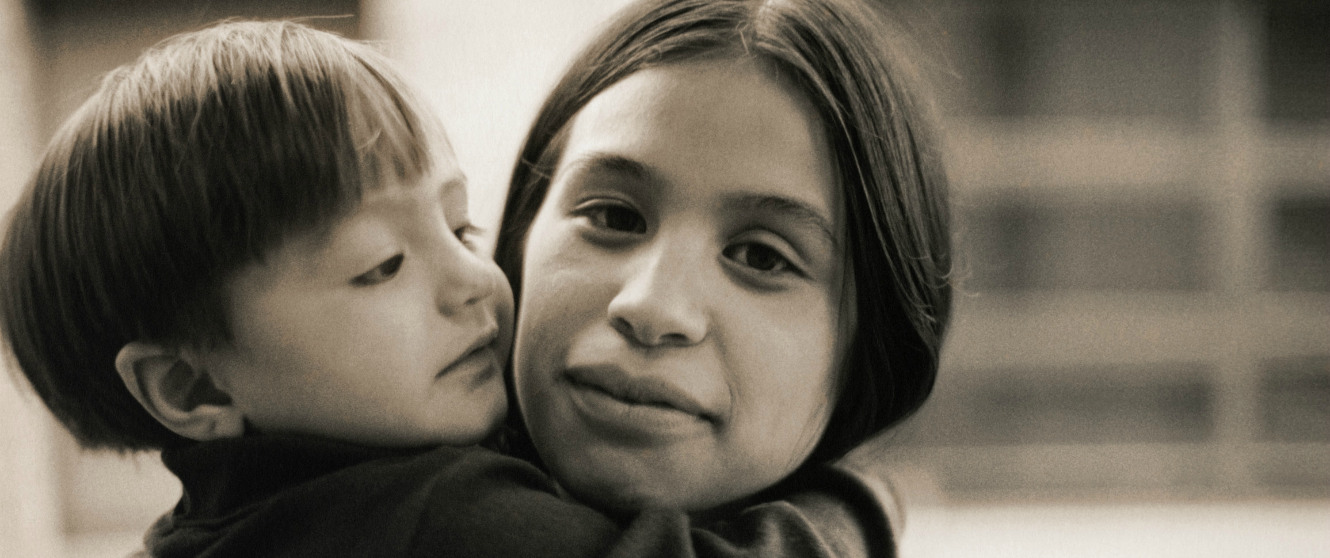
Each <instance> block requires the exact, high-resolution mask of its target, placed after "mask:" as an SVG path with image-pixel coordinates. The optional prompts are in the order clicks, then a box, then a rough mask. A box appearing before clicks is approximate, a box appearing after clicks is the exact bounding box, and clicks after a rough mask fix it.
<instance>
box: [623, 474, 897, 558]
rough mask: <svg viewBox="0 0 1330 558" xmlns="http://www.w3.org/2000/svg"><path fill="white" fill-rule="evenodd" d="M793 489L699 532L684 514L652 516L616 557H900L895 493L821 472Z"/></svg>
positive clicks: (629, 534) (646, 515)
mask: <svg viewBox="0 0 1330 558" xmlns="http://www.w3.org/2000/svg"><path fill="white" fill-rule="evenodd" d="M787 488H788V491H785V492H784V494H785V495H784V496H783V497H782V499H780V500H775V501H770V502H764V503H761V504H757V505H755V506H752V507H749V508H747V509H745V510H744V511H743V512H741V513H740V514H739V516H738V517H735V518H732V519H729V520H726V521H722V522H718V523H716V524H713V525H708V526H705V527H694V526H691V525H690V523H689V518H688V516H687V514H684V513H682V512H678V511H672V510H647V511H644V512H643V513H642V514H641V515H640V516H638V517H637V518H636V519H635V520H634V521H633V522H632V524H630V525H629V526H628V528H627V530H626V531H625V533H624V535H623V536H622V537H620V539H619V540H618V541H616V544H615V546H614V547H613V549H612V552H611V553H610V556H613V557H614V558H627V557H630V556H658V557H685V556H688V557H691V556H696V557H700V558H727V557H739V556H753V557H756V556H762V557H773V558H780V557H800V558H803V557H819V558H821V557H827V558H831V557H836V558H859V557H866V558H880V557H891V556H895V554H896V552H895V551H896V547H895V542H894V540H893V538H892V533H891V527H890V523H889V521H888V515H887V506H888V505H890V504H891V501H890V500H888V499H884V498H890V494H888V493H886V492H885V491H883V490H881V487H878V486H876V485H875V483H873V482H872V481H871V479H865V478H863V477H860V476H858V475H856V474H854V473H851V472H850V471H848V470H845V469H841V468H838V467H834V466H820V467H815V468H813V469H812V470H810V471H805V472H804V473H803V474H801V475H800V476H799V477H797V478H795V479H791V481H789V486H787Z"/></svg>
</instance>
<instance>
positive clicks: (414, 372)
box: [202, 148, 512, 446]
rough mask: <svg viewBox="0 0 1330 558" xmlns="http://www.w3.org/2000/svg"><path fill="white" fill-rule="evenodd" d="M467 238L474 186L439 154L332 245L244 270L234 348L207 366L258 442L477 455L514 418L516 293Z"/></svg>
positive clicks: (271, 255)
mask: <svg viewBox="0 0 1330 558" xmlns="http://www.w3.org/2000/svg"><path fill="white" fill-rule="evenodd" d="M445 149H446V148H445ZM471 233H472V227H471V222H470V219H469V218H468V216H467V197H466V182H465V177H464V176H463V175H462V174H461V172H460V171H459V170H458V168H457V165H456V162H455V159H454V158H453V155H452V153H451V151H447V152H445V153H436V155H435V165H434V168H433V170H432V171H430V172H428V173H426V175H425V176H422V177H421V178H420V179H419V180H418V181H416V182H414V183H402V182H401V181H399V180H397V179H396V178H395V177H390V178H387V179H385V180H383V181H382V182H381V183H380V185H379V187H378V188H376V189H373V190H370V191H368V192H366V193H365V196H364V199H363V201H362V202H361V203H360V205H359V207H358V208H357V209H356V210H355V212H354V213H351V214H350V215H349V216H347V217H345V218H344V219H342V220H340V221H338V222H337V223H336V226H335V227H334V228H333V229H332V230H331V233H330V234H326V235H325V234H313V233H312V234H306V235H301V236H295V237H292V238H290V239H289V240H286V241H284V242H283V243H281V244H280V245H279V246H277V247H276V248H275V249H273V250H270V251H269V252H268V253H266V254H265V255H264V257H263V259H262V261H260V262H257V263H254V264H251V265H249V266H247V267H244V268H242V269H241V270H240V271H239V273H238V274H237V275H236V276H235V278H234V279H233V280H231V281H230V282H229V283H228V287H229V288H228V290H227V293H228V295H229V297H230V298H229V302H230V310H231V316H230V318H231V325H232V332H233V340H232V342H231V343H228V344H223V345H222V346H221V347H218V348H216V349H214V350H211V351H209V352H208V353H206V354H205V355H204V356H203V360H202V363H203V365H204V366H205V367H206V368H207V369H208V371H209V372H210V373H211V374H212V376H213V378H214V381H215V382H217V384H218V387H219V388H220V389H222V390H223V391H225V392H226V393H228V394H229V395H230V396H231V398H232V402H233V404H234V405H235V406H236V407H237V408H238V409H239V410H240V412H241V413H243V415H244V416H245V418H246V419H247V420H248V421H249V422H250V424H252V425H253V426H254V427H256V428H257V429H258V430H260V431H263V432H285V433H297V434H306V435H314V436H320V437H325V438H334V439H340V440H347V441H353V442H358V443H363V444H370V445H385V446H408V445H422V444H436V443H442V444H449V445H466V444H472V443H475V442H477V441H479V440H481V439H482V438H483V437H484V436H485V435H487V434H488V433H489V432H491V431H492V430H493V429H494V428H495V427H496V426H497V425H498V424H499V423H500V421H502V420H503V417H504V414H505V413H506V411H507V399H506V397H505V394H504V386H503V373H502V372H503V365H504V363H505V362H506V361H507V358H508V351H509V349H510V347H511V342H512V337H511V331H512V291H511V290H510V289H509V287H508V282H507V281H506V280H505V279H504V277H503V274H502V273H501V272H500V271H499V269H498V267H497V266H496V265H495V264H494V262H493V261H491V260H490V259H489V258H486V257H484V256H481V255H478V254H477V253H476V250H475V248H474V246H473V245H472V244H471V241H470V239H469V238H467V237H468V235H470V234H471Z"/></svg>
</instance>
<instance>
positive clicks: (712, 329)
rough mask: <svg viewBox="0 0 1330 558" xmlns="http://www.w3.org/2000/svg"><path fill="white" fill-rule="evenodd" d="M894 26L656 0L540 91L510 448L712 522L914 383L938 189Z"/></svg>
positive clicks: (943, 261) (583, 490) (576, 487)
mask: <svg viewBox="0 0 1330 558" xmlns="http://www.w3.org/2000/svg"><path fill="white" fill-rule="evenodd" d="M898 36H899V35H898V34H897V33H896V32H895V31H894V30H893V29H891V27H890V26H889V25H888V24H887V23H886V21H885V20H884V19H883V18H882V17H880V15H879V14H878V13H876V12H875V11H874V10H872V9H871V8H870V7H868V6H866V5H864V4H862V3H860V2H856V1H854V0H787V1H776V0H719V1H717V0H647V1H645V2H642V3H640V4H637V5H635V6H634V7H632V8H630V9H628V10H627V11H626V12H625V13H623V14H622V15H621V16H620V17H619V18H618V19H617V20H616V21H615V22H614V23H613V24H611V25H610V27H609V28H608V29H606V30H605V31H604V32H603V33H602V34H601V35H600V37H599V38H598V39H596V40H595V41H594V42H593V43H592V45H591V46H590V47H589V48H588V49H587V50H586V51H584V52H583V53H582V54H581V55H580V56H579V57H578V58H577V59H576V60H575V61H574V63H573V65H572V66H571V68H570V69H569V70H568V72H567V74H566V75H565V76H564V78H563V79H562V80H561V81H560V82H559V84H558V85H557V86H556V87H555V89H554V91H553V92H552V93H551V94H550V96H549V98H548V100H547V101H546V102H545V104H544V106H543V107H542V109H541V110H540V112H539V114H538V116H537V118H536V121H535V124H534V125H533V127H532V129H531V131H530V133H529V135H528V136H527V139H526V142H525V144H524V146H523V148H522V152H521V156H520V158H519V160H518V163H517V166H516V170H515V172H514V176H513V179H512V183H511V190H510V191H509V193H508V197H507V202H506V206H505V210H504V216H503V221H502V225H501V229H500V235H499V239H498V245H497V251H496V260H497V261H498V262H499V265H500V266H501V267H502V268H503V270H504V271H505V273H507V275H508V277H509V281H510V282H511V284H512V287H513V291H514V293H515V295H516V297H517V300H518V316H519V317H518V327H517V334H516V346H515V349H514V362H513V372H512V373H513V377H512V380H513V381H512V382H511V383H510V385H511V386H512V388H511V389H512V397H514V398H515V401H516V403H517V404H518V406H519V407H520V409H521V414H522V416H523V418H524V419H525V421H524V423H518V424H515V425H514V426H515V428H516V429H517V430H518V432H519V435H518V436H516V442H515V445H517V446H519V447H520V446H522V445H524V444H528V443H529V444H531V446H529V447H528V448H527V451H528V452H529V451H530V450H531V449H534V450H535V452H536V453H538V455H539V458H538V462H541V463H543V464H544V466H545V467H546V468H548V470H549V471H550V472H551V473H552V474H553V475H554V477H555V479H556V480H557V481H559V482H560V483H561V485H562V486H563V487H564V488H565V489H567V490H568V491H569V493H571V494H572V495H573V496H574V497H576V498H578V499H581V500H583V501H586V502H589V503H592V504H593V505H595V506H597V507H600V508H602V509H608V510H618V511H624V512H627V511H631V510H636V509H642V508H645V507H652V506H677V507H681V508H683V509H687V510H689V511H691V512H693V513H694V516H695V517H696V518H708V517H714V516H717V515H727V514H729V513H732V512H733V511H735V510H736V509H743V508H745V507H747V506H749V505H751V504H754V503H757V502H763V501H768V500H770V499H772V498H776V497H779V495H780V494H782V493H784V491H786V490H790V489H793V488H794V487H799V486H807V485H809V484H815V483H816V482H818V481H817V479H819V478H823V477H824V476H826V475H828V474H832V473H830V472H829V471H831V470H832V468H829V467H826V466H825V464H827V463H830V462H832V461H833V460H835V459H837V458H838V457H840V456H842V455H844V454H845V453H846V452H847V451H848V450H850V449H851V448H853V447H855V446H856V445H858V444H860V443H862V442H864V441H865V440H866V439H868V438H869V437H870V436H872V435H874V434H875V433H878V432H880V431H882V430H883V429H885V428H887V427H889V426H891V425H893V424H896V423H897V422H899V421H901V420H902V419H904V418H905V417H907V416H909V415H910V414H911V413H913V412H914V411H915V410H916V409H918V408H919V407H920V405H922V403H923V402H924V400H925V399H926V398H927V397H928V395H929V393H930V391H931V389H932V385H933V381H934V378H935V376H936V373H937V367H938V354H939V351H940V348H941V343H942V338H943V334H944V332H945V330H946V325H947V321H948V317H949V311H950V306H951V283H950V280H949V273H950V269H951V249H950V240H949V237H948V234H949V233H948V227H949V218H948V210H947V201H946V189H947V188H946V179H945V176H944V174H943V171H942V168H941V165H940V157H939V154H938V152H937V149H936V140H935V138H934V130H933V127H932V125H931V123H930V121H929V119H928V118H927V117H926V115H927V113H928V110H927V106H926V103H925V101H924V99H923V98H922V97H920V95H919V92H918V91H917V90H916V89H915V85H914V82H915V78H914V76H913V73H912V72H911V70H910V68H909V66H908V64H907V63H906V62H905V60H904V58H903V57H902V54H901V51H900V50H899V49H898V48H896V47H895V45H894V44H893V41H894V39H895V38H896V37H898ZM528 440H529V441H528ZM530 458H532V459H537V458H536V457H534V455H532V456H530Z"/></svg>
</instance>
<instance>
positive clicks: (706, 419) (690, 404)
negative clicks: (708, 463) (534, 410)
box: [563, 366, 718, 445]
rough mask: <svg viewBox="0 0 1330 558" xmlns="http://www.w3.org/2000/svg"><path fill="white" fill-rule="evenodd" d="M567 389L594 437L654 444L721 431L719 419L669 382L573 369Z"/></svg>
mask: <svg viewBox="0 0 1330 558" xmlns="http://www.w3.org/2000/svg"><path fill="white" fill-rule="evenodd" d="M563 378H564V385H565V386H566V387H567V388H568V396H569V400H570V401H571V403H572V405H573V407H574V409H576V412H577V414H578V415H580V416H581V417H582V419H583V420H584V421H585V422H586V424H587V426H588V427H589V428H590V429H591V430H594V431H597V432H600V433H601V435H602V436H606V437H607V438H612V439H618V440H621V441H623V442H625V443H629V444H633V445H637V444H647V445H649V444H653V443H659V442H661V441H664V440H669V439H676V438H678V437H681V436H683V437H686V436H690V435H694V434H696V433H698V432H699V431H701V430H711V429H712V428H714V427H716V426H717V424H718V423H717V418H716V415H714V414H711V413H708V412H707V411H706V409H705V408H704V407H702V405H701V404H699V403H698V402H697V400H695V399H693V398H692V397H691V396H689V395H688V394H687V393H684V392H683V391H682V390H681V389H679V388H677V387H675V386H673V385H670V384H669V383H667V382H664V381H660V380H653V379H646V378H631V377H629V376H628V375H627V374H625V373H624V372H623V371H622V370H620V369H619V368H617V367H614V366H596V367H578V368H571V369H568V370H567V371H566V372H565V373H564V375H563Z"/></svg>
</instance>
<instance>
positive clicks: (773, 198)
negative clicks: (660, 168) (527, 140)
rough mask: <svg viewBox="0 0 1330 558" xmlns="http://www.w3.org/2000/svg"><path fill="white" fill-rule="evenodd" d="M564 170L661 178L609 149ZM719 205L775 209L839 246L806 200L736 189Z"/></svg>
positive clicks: (822, 215) (730, 208)
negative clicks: (815, 230) (742, 191)
mask: <svg viewBox="0 0 1330 558" xmlns="http://www.w3.org/2000/svg"><path fill="white" fill-rule="evenodd" d="M568 172H569V173H571V174H574V175H583V176H586V175H597V174H602V173H603V174H610V175H616V176H624V177H627V178H630V179H632V180H634V181H636V182H643V183H647V184H656V183H661V182H663V180H664V179H662V178H661V177H660V173H658V172H657V171H656V169H653V168H651V166H650V165H648V164H646V163H643V162H641V161H637V160H634V159H630V158H628V157H624V156H622V155H615V154H613V153H605V152H600V151H593V152H589V153H586V154H584V155H582V156H580V157H578V158H577V159H575V160H574V161H573V162H571V163H570V164H569V165H568ZM721 203H722V205H723V207H724V208H725V209H726V210H728V211H736V212H764V213H777V214H781V215H785V216H787V217H790V218H792V219H793V220H795V221H797V222H799V223H803V224H805V225H808V226H810V227H812V228H815V229H817V231H818V232H819V233H821V236H822V237H823V238H824V240H826V242H827V243H828V244H830V245H831V247H832V249H836V248H839V247H840V242H838V241H837V240H836V234H835V233H834V232H832V228H831V219H830V217H829V216H828V215H826V212H824V211H820V210H819V209H818V208H816V207H814V206H812V205H810V204H809V203H807V202H805V201H802V200H798V199H794V198H790V197H786V196H779V195H775V194H763V193H738V194H730V195H727V196H725V197H724V199H723V200H722V202H721Z"/></svg>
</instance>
